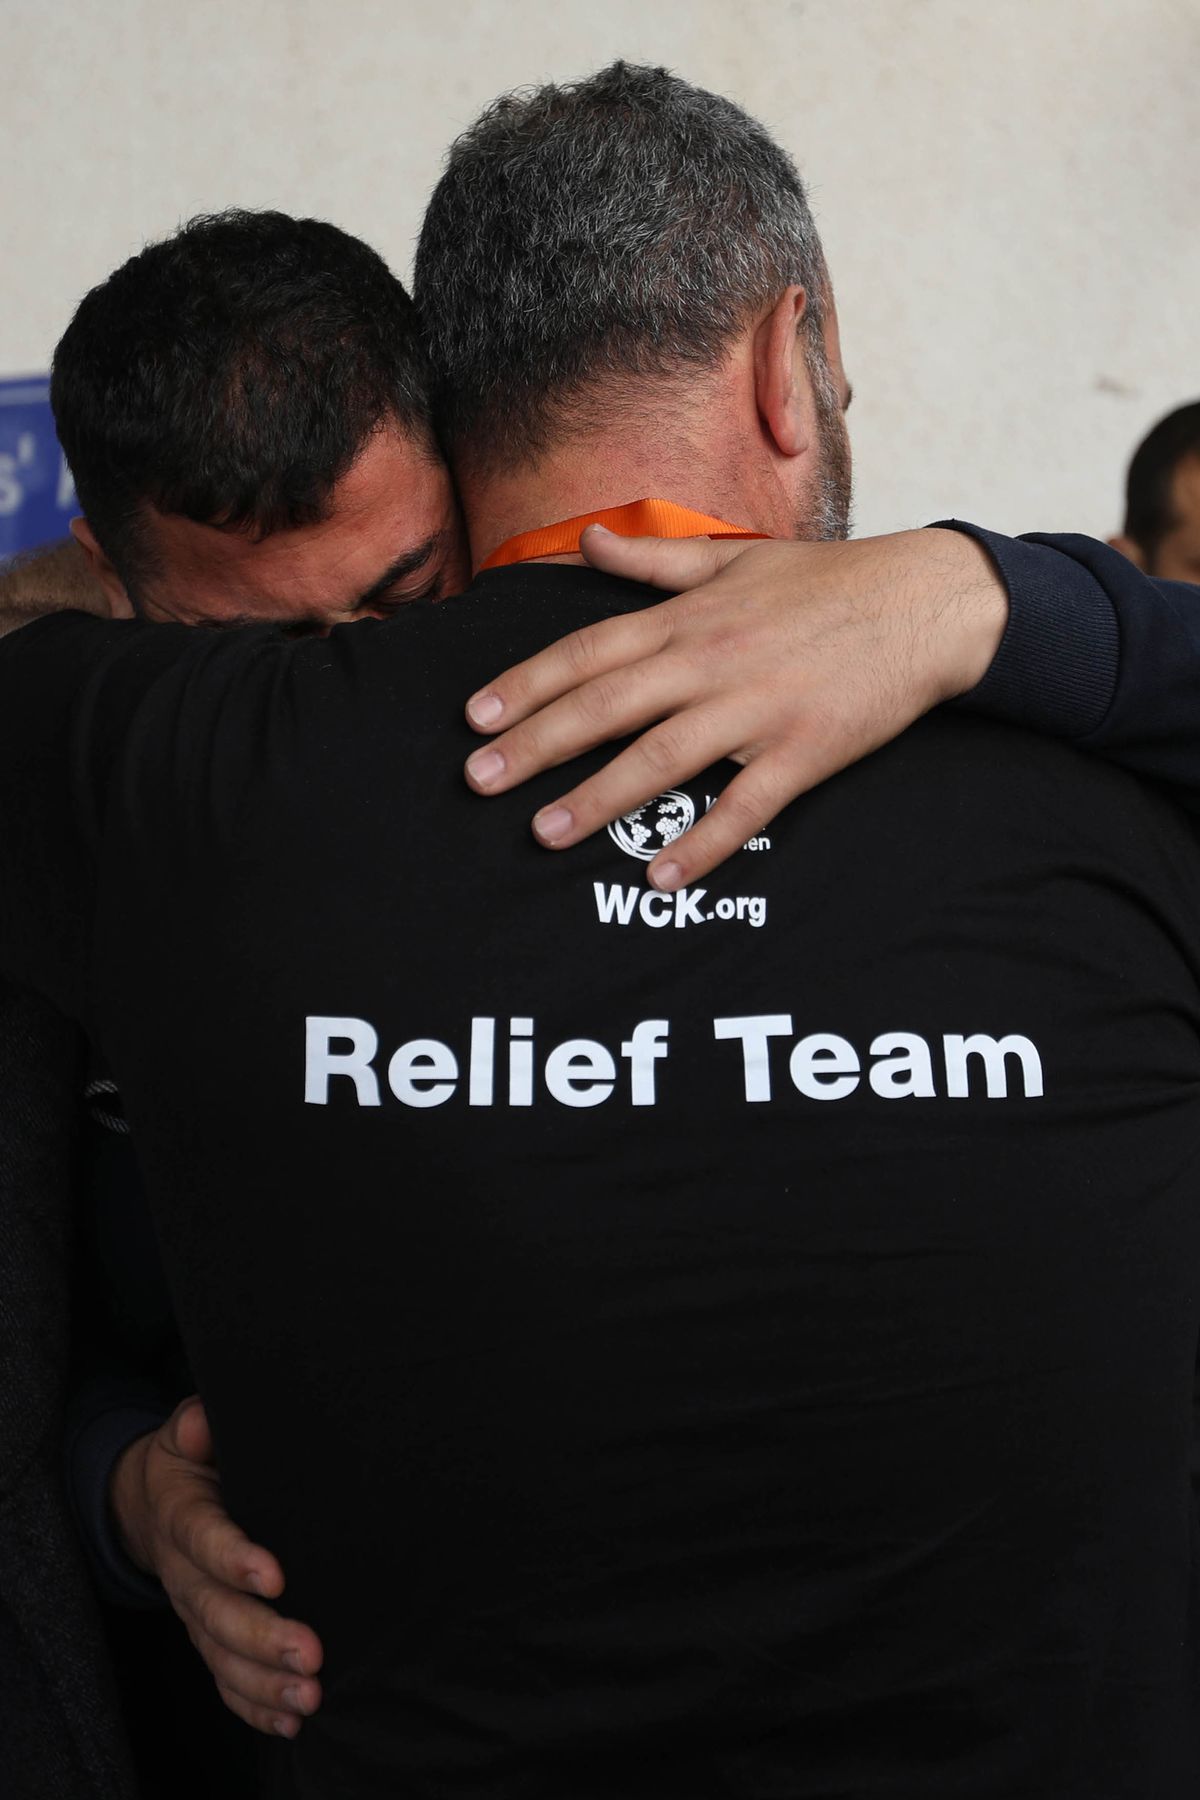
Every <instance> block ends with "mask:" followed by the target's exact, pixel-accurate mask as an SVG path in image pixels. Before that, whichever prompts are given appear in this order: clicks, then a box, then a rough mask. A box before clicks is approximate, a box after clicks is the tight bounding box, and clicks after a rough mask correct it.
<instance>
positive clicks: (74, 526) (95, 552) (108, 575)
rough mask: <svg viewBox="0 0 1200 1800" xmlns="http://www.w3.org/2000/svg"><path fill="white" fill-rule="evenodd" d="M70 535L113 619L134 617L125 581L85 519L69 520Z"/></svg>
mask: <svg viewBox="0 0 1200 1800" xmlns="http://www.w3.org/2000/svg"><path fill="white" fill-rule="evenodd" d="M71 536H72V537H73V538H74V539H75V542H76V543H77V544H78V545H79V548H80V549H81V550H82V551H83V554H84V555H85V556H86V557H87V562H88V568H89V569H90V570H91V572H92V574H93V575H94V576H95V578H96V580H97V581H98V582H99V584H100V586H101V587H102V588H103V589H104V593H105V597H106V598H107V600H108V606H109V611H110V613H111V615H112V617H113V618H114V619H133V618H136V617H137V613H136V611H135V608H134V605H133V602H132V601H131V600H130V598H129V595H128V593H127V591H126V588H125V583H124V582H123V581H122V580H121V577H120V576H119V575H118V574H117V571H116V570H115V569H114V568H113V566H112V564H111V563H110V562H109V560H108V558H107V556H105V554H104V552H103V550H102V549H101V548H100V545H99V543H98V542H97V540H96V534H95V532H94V531H93V530H92V528H91V526H90V525H89V524H88V522H87V520H86V519H72V520H71Z"/></svg>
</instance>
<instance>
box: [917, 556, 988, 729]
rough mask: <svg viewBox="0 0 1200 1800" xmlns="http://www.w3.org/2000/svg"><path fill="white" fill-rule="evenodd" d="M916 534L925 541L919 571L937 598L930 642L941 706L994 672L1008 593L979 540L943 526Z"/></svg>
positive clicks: (929, 592)
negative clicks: (990, 671)
mask: <svg viewBox="0 0 1200 1800" xmlns="http://www.w3.org/2000/svg"><path fill="white" fill-rule="evenodd" d="M911 535H912V536H913V537H914V538H916V539H919V540H920V545H921V549H920V561H921V564H922V565H923V568H922V570H921V571H920V572H921V574H922V579H923V582H924V583H926V584H927V599H928V598H933V599H934V606H935V610H934V613H933V618H932V620H931V621H929V623H930V624H931V627H932V629H931V630H930V631H929V637H928V640H927V642H928V649H929V652H930V653H931V654H934V655H935V662H934V665H933V668H932V676H933V681H934V688H935V692H934V703H935V704H940V703H942V702H944V701H947V700H956V699H957V698H958V697H959V696H960V695H961V694H966V693H969V692H970V690H971V689H972V688H974V687H978V685H979V683H980V682H981V681H982V680H983V678H984V676H985V675H986V674H987V672H988V670H989V669H990V668H991V666H992V663H993V662H994V661H995V658H996V653H997V651H998V650H999V648H1000V644H1001V640H1002V639H1003V637H1004V633H1005V629H1006V627H1007V625H1008V615H1009V600H1008V589H1007V587H1006V586H1005V584H1004V581H1003V579H1002V577H1001V575H1000V573H999V571H998V569H997V568H996V565H995V563H994V562H993V560H992V558H991V556H990V555H989V554H988V552H987V550H986V548H985V547H984V545H983V544H981V543H980V542H979V541H978V540H977V539H976V538H974V537H970V536H968V535H967V534H966V533H964V532H960V531H951V530H946V529H941V528H938V527H929V528H927V529H926V530H924V531H919V532H914V533H912V534H911Z"/></svg>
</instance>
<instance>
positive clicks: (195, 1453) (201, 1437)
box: [163, 1394, 213, 1463]
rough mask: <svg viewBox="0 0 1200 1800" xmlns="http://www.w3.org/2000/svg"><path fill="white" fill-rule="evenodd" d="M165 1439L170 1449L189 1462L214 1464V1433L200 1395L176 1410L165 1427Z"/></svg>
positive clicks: (196, 1395)
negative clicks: (210, 1427)
mask: <svg viewBox="0 0 1200 1800" xmlns="http://www.w3.org/2000/svg"><path fill="white" fill-rule="evenodd" d="M163 1439H164V1442H165V1444H166V1446H167V1448H168V1449H170V1450H173V1451H174V1452H175V1454H176V1455H177V1456H182V1457H184V1458H186V1460H187V1461H188V1462H196V1463H211V1462H212V1460H213V1441H212V1433H211V1431H210V1430H209V1429H208V1414H207V1413H206V1412H205V1410H204V1403H203V1401H202V1400H201V1399H200V1397H199V1395H198V1394H193V1395H192V1396H191V1398H190V1399H189V1400H184V1401H182V1402H181V1403H180V1405H179V1406H177V1407H176V1408H175V1411H174V1412H173V1413H172V1414H171V1417H170V1418H169V1419H168V1420H167V1422H166V1424H165V1425H164V1427H163Z"/></svg>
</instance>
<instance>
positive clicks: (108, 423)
mask: <svg viewBox="0 0 1200 1800" xmlns="http://www.w3.org/2000/svg"><path fill="white" fill-rule="evenodd" d="M429 390H430V380H429V369H428V363H427V359H426V356H425V351H424V347H423V344H422V340H421V334H420V329H419V325H418V321H417V316H416V312H415V309H414V307H413V303H412V301H411V300H410V299H409V297H408V295H407V294H406V293H405V291H404V289H403V288H402V287H401V285H400V283H399V282H398V281H397V280H396V278H395V276H394V275H393V274H392V273H391V271H390V270H389V269H388V267H387V265H386V263H385V262H384V261H383V259H382V257H380V256H378V255H377V254H376V252H375V251H374V250H371V249H368V247H367V245H366V244H363V243H361V242H360V241H359V240H358V239H357V238H353V237H350V236H349V235H348V234H347V233H346V232H344V231H339V230H338V229H337V227H336V226H334V225H329V224H326V223H324V222H323V221H321V220H318V219H292V218H288V217H287V216H286V215H284V214H283V213H271V212H263V213H247V212H227V213H223V214H220V215H219V216H217V217H212V218H200V219H194V220H192V222H191V224H189V225H187V226H185V227H184V228H183V229H182V230H181V231H179V232H178V233H177V234H176V235H175V236H174V237H171V238H167V239H165V240H164V241H163V242H161V243H157V244H151V245H149V246H148V247H147V248H146V249H145V250H143V251H141V253H140V254H139V255H137V256H134V257H132V258H131V259H130V260H129V261H128V262H127V263H125V264H124V265H123V266H122V267H121V268H119V269H118V270H116V272H115V273H114V274H112V275H110V276H109V277H108V279H107V281H104V282H102V283H101V284H100V286H99V287H96V288H93V289H92V291H91V293H90V294H88V295H87V296H86V298H85V299H84V300H83V301H82V302H81V304H80V306H79V309H78V311H77V312H76V314H75V317H74V318H73V319H72V321H71V323H70V325H69V326H68V328H67V330H66V332H65V333H64V335H63V338H62V341H61V342H60V344H59V346H58V349H57V350H56V351H55V355H54V369H53V375H52V378H51V388H50V398H51V404H52V406H53V408H54V418H55V424H56V426H57V428H58V435H59V439H60V441H61V443H62V446H63V450H64V451H65V453H66V457H67V461H68V463H69V464H70V467H71V472H72V475H73V476H74V479H75V486H76V490H77V492H78V494H79V499H80V503H81V505H82V507H83V513H84V517H83V518H82V519H79V520H76V521H75V523H74V524H73V526H72V530H73V532H74V534H75V536H76V538H77V539H78V541H79V543H80V544H81V546H82V547H83V549H84V551H85V552H86V555H87V557H88V560H89V563H90V565H91V568H92V570H93V572H94V574H95V576H96V577H97V578H98V580H99V581H100V583H101V585H102V586H103V589H104V592H105V594H106V595H107V597H108V600H109V603H110V607H111V610H112V613H113V616H114V617H122V616H128V615H129V614H130V613H131V612H135V613H137V614H139V615H140V616H141V617H143V618H147V619H155V620H161V619H175V620H179V621H181V622H182V623H185V624H188V623H195V622H203V623H204V624H206V625H239V624H245V623H249V622H252V621H262V620H277V621H281V622H285V623H288V624H290V625H293V626H304V625H305V624H308V625H312V626H318V627H325V626H328V625H331V624H334V623H337V622H340V621H343V620H349V619H353V618H361V617H374V618H378V617H382V616H383V615H384V614H386V613H387V612H388V611H389V610H390V609H391V608H392V607H393V606H396V605H398V604H401V603H403V602H404V601H406V600H410V599H415V598H423V597H425V596H428V595H432V596H434V597H438V596H440V595H442V594H446V593H453V592H455V591H456V589H457V588H459V587H460V586H461V585H462V581H463V578H464V576H465V573H466V571H465V568H464V565H463V561H462V556H461V544H460V535H459V522H458V516H457V508H456V505H455V499H454V490H453V486H452V484H451V481H450V478H449V475H448V473H447V470H446V465H445V462H444V460H443V458H442V456H441V453H440V451H439V449H438V446H437V442H436V439H435V436H434V430H433V423H432V418H431V413H430V391H429Z"/></svg>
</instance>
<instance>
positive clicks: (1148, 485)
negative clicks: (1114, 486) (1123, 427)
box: [1125, 400, 1200, 561]
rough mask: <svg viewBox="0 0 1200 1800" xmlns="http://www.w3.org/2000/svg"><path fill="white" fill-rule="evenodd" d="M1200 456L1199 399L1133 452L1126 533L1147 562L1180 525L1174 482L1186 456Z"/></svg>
mask: <svg viewBox="0 0 1200 1800" xmlns="http://www.w3.org/2000/svg"><path fill="white" fill-rule="evenodd" d="M1188 456H1200V400H1192V401H1190V402H1189V403H1188V405H1187V406H1181V407H1179V408H1178V409H1177V410H1176V411H1175V412H1172V413H1168V414H1167V416H1166V418H1165V419H1160V420H1159V421H1158V424H1157V425H1156V426H1155V427H1154V429H1153V430H1152V431H1150V432H1148V433H1147V435H1146V436H1145V437H1144V438H1143V439H1142V441H1141V443H1140V444H1139V445H1138V447H1137V449H1136V450H1135V451H1134V453H1133V460H1132V461H1131V463H1130V465H1129V474H1128V476H1127V477H1126V481H1125V535H1126V537H1130V538H1132V539H1133V541H1134V543H1135V544H1136V545H1137V546H1138V548H1139V550H1141V552H1142V554H1143V555H1144V556H1145V557H1146V559H1147V561H1153V558H1154V555H1155V552H1156V551H1157V549H1158V547H1159V545H1160V544H1161V543H1162V541H1163V539H1164V538H1165V537H1166V535H1167V533H1168V532H1170V531H1172V530H1173V529H1174V527H1175V526H1176V525H1177V524H1178V520H1177V519H1176V517H1175V514H1174V511H1173V509H1172V505H1171V484H1172V480H1173V478H1174V475H1175V471H1176V469H1177V468H1178V467H1179V465H1180V463H1181V462H1183V460H1184V459H1185V457H1188Z"/></svg>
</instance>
